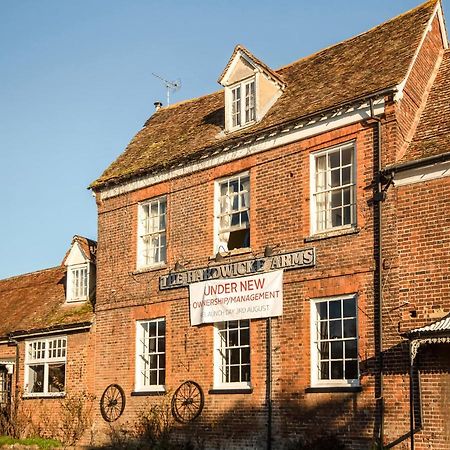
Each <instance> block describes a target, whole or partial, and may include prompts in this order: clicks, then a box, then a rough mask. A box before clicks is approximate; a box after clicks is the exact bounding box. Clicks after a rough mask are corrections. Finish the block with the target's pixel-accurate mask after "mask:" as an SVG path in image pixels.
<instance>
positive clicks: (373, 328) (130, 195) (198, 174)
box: [94, 14, 450, 449]
mask: <svg viewBox="0 0 450 450" xmlns="http://www.w3.org/2000/svg"><path fill="white" fill-rule="evenodd" d="M441 26H442V21H440V19H439V16H438V14H435V15H434V16H432V18H431V19H430V21H429V22H428V24H427V28H426V30H425V31H424V33H423V34H422V40H421V41H420V43H419V45H418V46H417V48H416V52H415V56H414V58H413V59H411V62H410V65H409V68H408V72H407V77H406V78H405V82H404V84H403V87H402V88H403V89H402V91H401V95H399V94H395V93H386V94H385V95H384V113H383V114H382V116H381V148H379V147H378V131H377V122H376V120H373V119H371V118H369V117H367V119H368V120H361V121H358V122H356V123H352V124H348V125H343V126H340V127H337V128H336V129H331V130H330V131H326V132H319V133H317V134H316V135H314V136H311V137H305V138H301V139H299V140H297V141H294V142H292V143H289V144H286V145H275V146H273V147H272V148H270V147H269V148H267V150H265V151H261V152H256V153H254V154H251V155H249V156H244V155H243V156H241V157H239V158H235V160H230V161H229V162H227V161H224V162H223V163H221V164H215V165H213V166H212V167H199V168H198V169H197V170H194V171H193V172H192V173H190V172H189V171H188V172H185V174H183V175H181V176H176V177H170V176H169V177H168V178H167V179H166V180H165V181H162V182H159V183H158V182H154V183H148V186H147V187H144V186H143V187H141V188H132V189H129V190H128V192H123V193H120V190H119V191H117V193H116V194H114V195H106V196H104V195H102V192H103V188H100V189H98V187H96V186H94V190H96V191H97V203H98V211H99V252H98V261H99V266H100V267H102V270H100V271H99V276H98V303H97V324H98V325H97V335H96V339H97V353H96V364H95V366H96V392H97V395H101V392H102V390H103V389H104V388H105V387H106V386H107V385H108V384H110V383H117V384H120V385H121V386H122V387H123V389H124V391H125V393H126V399H127V406H126V408H125V411H124V413H123V416H122V417H121V418H120V419H119V421H118V423H132V422H133V421H134V420H136V418H137V415H138V414H139V412H140V411H142V410H143V409H145V408H148V407H149V405H152V404H153V403H155V402H158V401H161V399H160V398H159V397H156V398H155V397H154V396H152V395H150V394H147V395H144V394H142V393H139V394H140V395H137V393H136V392H134V391H135V367H136V360H135V359H136V347H135V345H136V344H135V343H136V334H135V333H136V321H138V320H144V319H154V318H158V317H164V318H165V320H166V329H167V335H166V380H165V386H166V389H167V390H168V392H173V390H174V389H176V388H177V387H178V386H179V385H180V384H181V383H182V382H184V381H186V380H193V381H196V382H197V383H198V384H199V385H200V386H201V388H202V389H203V391H204V393H205V406H204V409H203V411H202V413H201V415H200V416H199V417H198V418H197V419H196V420H195V421H193V422H191V423H189V424H184V425H177V427H176V429H177V433H178V435H179V436H184V437H185V438H186V439H187V438H188V437H190V439H191V440H192V441H195V440H196V439H197V441H198V442H203V443H205V444H206V446H207V447H208V448H219V447H220V448H268V445H269V444H268V432H269V426H268V423H269V421H270V422H271V427H270V432H271V441H270V445H272V446H273V447H274V448H283V447H286V446H288V445H290V443H293V442H297V441H298V440H299V439H302V438H305V437H311V435H314V434H315V433H317V430H318V428H317V427H318V425H319V427H320V430H326V431H327V432H329V433H331V434H336V435H338V436H339V438H340V439H341V440H342V441H343V442H345V443H346V444H347V445H348V447H349V448H352V449H366V448H370V446H371V445H373V444H374V443H376V442H377V441H379V439H380V436H381V439H382V440H383V441H384V443H385V444H389V443H393V442H395V441H397V440H398V441H399V442H398V444H397V448H409V445H410V439H409V438H408V433H409V431H410V423H409V411H410V408H409V395H410V386H409V383H410V378H409V356H408V341H407V340H406V339H405V335H403V334H402V333H404V332H405V331H408V330H411V329H413V328H417V327H418V326H421V325H424V324H429V323H430V322H432V321H433V320H436V319H438V318H441V317H443V316H444V315H445V314H446V313H448V312H449V311H448V308H449V307H450V305H447V304H446V303H445V300H444V299H445V298H446V297H448V280H447V278H448V276H447V275H446V272H445V270H446V268H447V266H448V265H446V259H447V258H446V257H447V254H446V253H448V252H447V251H446V247H447V246H446V238H445V229H446V224H447V222H448V217H449V216H448V214H447V213H446V210H447V209H448V208H447V203H448V202H446V198H447V197H448V195H447V194H448V193H447V192H446V189H445V187H446V185H447V184H448V182H447V179H445V181H443V180H442V179H440V180H437V181H433V182H430V184H428V183H419V184H414V185H411V186H405V187H395V186H392V185H391V186H390V187H389V186H386V189H387V199H386V200H384V201H383V202H382V224H383V225H382V241H381V246H382V261H381V266H382V270H381V276H382V279H381V287H382V289H381V291H382V299H380V297H379V294H378V286H379V283H380V279H379V272H378V271H377V267H378V266H377V264H378V257H379V255H380V253H379V250H380V237H379V234H378V229H379V225H378V224H379V202H377V201H376V199H375V200H374V194H375V192H376V189H377V188H376V181H377V174H378V172H377V164H378V162H377V158H378V155H379V152H380V151H381V167H383V168H384V167H390V166H392V165H394V164H396V163H397V162H398V161H402V160H403V161H407V160H408V155H407V149H408V146H409V143H410V142H411V140H412V139H413V136H414V134H415V132H416V129H417V126H418V124H419V119H420V117H421V115H422V113H423V111H424V108H425V106H426V105H427V99H428V96H429V92H430V89H431V87H432V86H433V82H434V80H435V77H436V74H437V72H438V70H439V67H440V65H441V60H442V56H443V51H444V50H443V49H444V48H445V47H446V42H444V41H443V36H445V32H444V31H443V29H442V28H441ZM386 45H388V44H387V43H386ZM373 76H374V77H376V76H377V73H376V70H374V72H373ZM157 114H159V113H157ZM186 120H187V121H188V120H190V117H186ZM149 124H150V125H149V126H151V121H149ZM347 142H354V143H355V148H356V198H357V200H356V214H357V217H356V224H357V225H356V227H351V228H347V229H343V230H340V231H339V232H331V233H328V234H326V235H323V234H322V235H320V234H319V235H314V233H312V231H311V223H312V218H311V217H310V215H311V208H310V204H311V202H312V201H313V199H312V196H313V193H312V191H311V176H310V171H311V154H313V153H314V152H317V151H319V150H322V149H327V148H333V147H335V146H337V145H340V144H343V143H347ZM140 145H141V148H144V147H143V146H142V145H143V144H142V143H140ZM141 151H144V150H141ZM118 164H120V160H119V163H118ZM185 164H189V162H186V163H185ZM109 170H110V171H111V172H114V170H116V172H117V169H116V168H115V167H113V169H109ZM247 171H248V173H249V177H250V186H251V236H250V247H251V251H250V250H248V251H243V252H238V253H234V254H233V255H231V256H229V257H228V258H227V262H234V261H240V260H248V259H251V258H256V257H257V256H261V255H262V254H263V253H264V249H265V247H266V246H267V245H273V244H277V246H279V250H278V251H279V252H280V253H283V252H290V251H295V250H298V249H302V248H305V247H309V246H312V247H314V248H315V251H316V264H315V266H314V267H312V268H304V269H298V270H291V271H286V272H285V274H284V284H283V293H284V305H283V315H282V316H281V317H277V318H273V319H272V321H271V349H272V351H271V357H272V361H271V381H272V385H271V388H270V389H271V397H270V399H269V396H268V376H269V375H268V359H267V358H268V341H267V338H268V333H267V326H268V325H267V321H266V319H255V320H252V321H251V323H250V335H251V387H252V390H251V391H248V392H221V391H219V392H217V391H216V390H215V389H214V346H213V341H214V326H213V325H208V324H206V325H201V326H196V327H192V326H190V322H189V293H188V289H187V288H186V287H182V288H178V289H173V290H160V288H159V277H160V276H162V275H166V274H168V273H170V272H171V271H173V270H174V269H173V268H174V265H175V263H176V262H177V261H182V262H183V261H185V262H186V261H188V262H187V266H188V268H189V269H190V268H200V267H206V266H214V265H215V264H216V263H215V261H214V259H213V258H214V229H215V228H214V215H215V212H214V198H215V197H214V195H215V194H214V183H215V181H216V180H218V179H221V178H223V177H226V176H230V175H233V174H238V173H242V172H247ZM394 172H395V171H394ZM106 173H108V172H106ZM101 182H103V179H101ZM126 183H127V181H124V185H125V186H126ZM383 183H384V184H383V186H384V185H385V184H386V183H385V181H383ZM119 186H120V184H119ZM108 189H113V187H108V186H106V191H107V190H108ZM160 196H166V197H167V263H166V264H165V265H164V266H163V267H159V268H157V269H152V270H143V271H140V270H137V268H136V267H137V266H136V261H137V248H138V243H137V240H138V232H137V230H138V205H139V203H140V202H143V201H146V200H148V199H152V198H157V197H160ZM430 222H432V223H431V226H430ZM444 267H445V270H444ZM346 294H357V303H358V355H359V372H360V376H359V381H360V386H359V387H358V388H353V389H352V388H349V389H339V388H335V389H333V388H332V387H330V388H328V389H327V388H323V389H314V388H311V377H312V375H311V364H312V363H311V361H312V355H311V351H312V350H311V348H312V347H311V339H312V337H311V307H312V306H311V305H312V303H311V299H317V298H333V297H336V296H338V297H339V296H344V295H346ZM380 302H382V317H383V327H382V333H383V334H382V337H381V343H380V329H379V312H378V311H379V305H380ZM380 346H381V348H380ZM380 350H382V351H383V368H382V369H381V367H380V355H379V351H380ZM433 352H434V353H433ZM418 364H419V366H418V367H419V368H420V369H421V370H422V371H423V374H422V375H421V380H422V407H423V411H424V412H423V418H422V428H421V429H417V430H416V431H417V432H416V433H415V445H416V448H423V449H425V448H433V449H434V448H435V449H438V448H439V449H440V448H448V437H447V436H448V432H447V429H448V428H449V427H448V425H447V424H446V419H445V405H446V401H445V399H446V398H447V395H448V392H447V391H448V390H449V388H448V387H446V386H447V383H448V373H447V372H448V370H447V368H448V361H446V360H445V350H443V349H442V348H441V347H439V348H436V349H433V351H432V352H431V353H430V354H427V356H426V357H423V358H422V359H420V362H419V363H418ZM414 376H415V377H416V378H414V380H415V384H414V390H415V391H418V390H419V388H418V384H417V373H416V372H415V375H414ZM166 395H167V394H166ZM269 401H270V402H271V410H269ZM435 403H436V406H434V405H435ZM415 408H416V409H418V402H417V401H416V402H415ZM427 408H428V409H427ZM269 415H271V417H270V416H269ZM419 422H420V420H419V418H418V416H417V415H416V421H415V425H417V427H416V428H420V424H419ZM317 437H319V436H317Z"/></svg>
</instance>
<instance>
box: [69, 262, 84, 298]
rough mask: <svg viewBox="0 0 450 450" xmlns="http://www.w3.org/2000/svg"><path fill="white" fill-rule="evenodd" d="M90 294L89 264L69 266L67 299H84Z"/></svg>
mask: <svg viewBox="0 0 450 450" xmlns="http://www.w3.org/2000/svg"><path fill="white" fill-rule="evenodd" d="M88 295H89V264H87V263H86V264H78V265H76V266H69V267H68V268H67V301H68V302H77V301H83V300H86V299H87V298H88Z"/></svg>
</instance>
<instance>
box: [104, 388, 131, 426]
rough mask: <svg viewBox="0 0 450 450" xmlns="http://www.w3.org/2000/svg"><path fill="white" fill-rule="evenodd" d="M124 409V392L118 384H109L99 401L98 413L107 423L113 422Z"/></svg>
mask: <svg viewBox="0 0 450 450" xmlns="http://www.w3.org/2000/svg"><path fill="white" fill-rule="evenodd" d="M124 409H125V392H124V391H123V389H122V388H121V387H120V386H119V385H118V384H110V385H109V386H108V387H107V388H106V389H105V392H103V395H102V398H101V399H100V412H101V413H102V417H103V418H104V419H105V420H106V421H107V422H114V421H115V420H117V419H118V418H119V417H120V416H121V415H122V413H123V410H124Z"/></svg>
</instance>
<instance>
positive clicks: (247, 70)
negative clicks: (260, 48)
mask: <svg viewBox="0 0 450 450" xmlns="http://www.w3.org/2000/svg"><path fill="white" fill-rule="evenodd" d="M219 83H220V84H221V85H222V86H223V87H224V88H225V131H226V132H232V131H236V130H238V129H239V128H243V127H246V126H250V125H253V124H254V123H256V122H259V121H260V120H261V119H262V118H263V117H264V116H265V114H266V113H267V112H268V111H269V109H270V108H271V107H272V105H273V104H274V103H275V102H276V101H277V100H278V98H279V97H280V95H281V94H282V93H283V89H284V87H285V84H284V82H283V80H282V79H281V78H280V76H279V75H278V74H277V73H276V72H274V71H273V70H272V69H270V68H269V67H268V66H266V65H265V64H264V63H263V62H262V61H260V60H259V59H257V58H256V57H255V56H254V55H252V54H251V53H250V52H249V51H248V50H247V49H245V48H244V47H242V46H240V45H238V46H237V47H236V48H235V49H234V52H233V55H232V56H231V59H230V61H229V62H228V64H227V66H226V67H225V69H224V71H223V72H222V74H221V76H220V78H219Z"/></svg>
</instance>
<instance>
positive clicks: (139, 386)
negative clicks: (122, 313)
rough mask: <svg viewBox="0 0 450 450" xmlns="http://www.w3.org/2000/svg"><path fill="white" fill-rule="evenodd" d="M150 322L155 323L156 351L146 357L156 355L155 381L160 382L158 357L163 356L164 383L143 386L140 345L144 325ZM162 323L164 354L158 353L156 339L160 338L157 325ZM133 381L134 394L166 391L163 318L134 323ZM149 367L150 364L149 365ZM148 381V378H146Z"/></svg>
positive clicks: (165, 338)
mask: <svg viewBox="0 0 450 450" xmlns="http://www.w3.org/2000/svg"><path fill="white" fill-rule="evenodd" d="M151 322H153V323H156V333H157V334H156V342H157V343H156V349H157V351H155V352H150V351H149V353H148V356H149V357H150V356H151V355H156V358H157V367H156V372H157V380H158V381H160V373H159V370H160V368H159V355H161V354H164V383H157V384H145V382H143V379H144V375H143V372H142V370H143V361H142V355H143V354H144V353H143V352H142V351H141V348H142V345H143V339H144V328H143V325H144V324H150V323H151ZM159 322H164V352H160V351H158V350H159V342H158V338H160V337H161V336H160V335H159V334H158V331H159V328H158V323H159ZM135 358H136V359H135V381H134V389H135V392H165V390H166V379H167V321H166V318H165V317H157V318H155V319H143V320H137V321H136V348H135ZM149 366H150V363H149ZM150 370H152V369H151V367H150V368H149V371H150ZM148 378H149V379H150V377H149V376H148Z"/></svg>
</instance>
